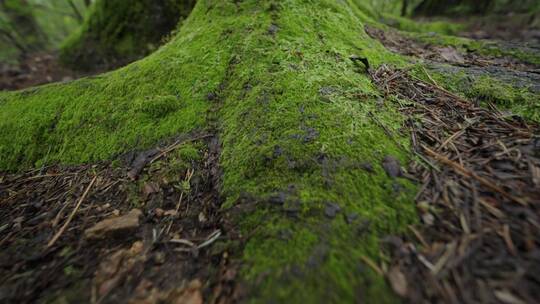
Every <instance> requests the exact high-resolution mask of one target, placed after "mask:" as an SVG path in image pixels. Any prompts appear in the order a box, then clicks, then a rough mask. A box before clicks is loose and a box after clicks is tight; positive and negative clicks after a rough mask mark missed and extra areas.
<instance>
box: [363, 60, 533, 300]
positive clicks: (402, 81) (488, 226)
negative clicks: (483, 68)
mask: <svg viewBox="0 0 540 304" xmlns="http://www.w3.org/2000/svg"><path fill="white" fill-rule="evenodd" d="M372 77H373V79H374V81H375V82H376V83H377V84H378V85H379V87H380V89H381V90H382V91H383V92H385V93H386V94H387V97H388V98H395V97H398V98H399V99H400V100H404V101H405V100H406V101H409V102H410V103H408V104H403V105H402V106H401V108H400V110H401V112H402V113H404V114H405V115H406V116H407V117H410V120H409V122H408V124H407V127H406V128H404V130H403V132H407V133H409V134H411V140H412V144H413V150H414V151H415V153H416V155H417V157H418V160H417V161H416V162H414V163H413V164H411V166H410V168H409V170H408V174H410V175H412V176H415V177H416V179H417V180H418V183H419V184H421V185H422V187H421V190H420V192H419V193H418V195H417V208H418V212H419V216H420V219H421V222H422V224H421V225H418V226H417V227H411V231H412V235H411V236H405V237H399V236H396V237H392V238H389V240H390V241H389V242H388V245H389V246H388V248H389V251H390V253H391V256H392V257H393V260H392V262H391V264H390V265H389V266H388V267H387V268H386V269H388V272H387V278H388V280H389V282H390V284H391V285H392V287H393V288H394V290H395V291H396V292H397V293H398V294H400V295H401V296H403V297H405V298H407V299H408V300H410V301H411V302H412V303H535V301H536V299H538V298H539V296H540V294H539V293H538V291H539V290H540V277H539V276H538V271H537V267H538V265H540V259H539V255H538V254H539V252H540V251H539V249H540V217H539V216H538V214H539V210H540V138H539V137H538V134H540V127H539V126H536V125H531V124H528V123H526V122H524V121H523V120H522V119H520V118H518V117H507V116H505V115H503V114H502V113H500V112H499V111H498V110H497V109H496V108H495V107H494V106H493V105H490V108H489V109H485V108H480V107H477V106H476V105H474V103H472V102H470V101H467V100H464V99H462V98H460V97H458V96H456V95H454V94H452V93H449V92H448V91H446V90H444V89H443V88H440V87H438V86H437V85H436V84H430V83H426V82H424V81H421V80H419V79H415V78H414V77H412V76H409V75H407V73H406V72H404V71H396V70H392V69H390V68H388V67H386V66H383V67H381V68H380V69H379V70H377V71H376V72H374V73H373V74H372ZM414 282H424V283H423V284H421V285H420V284H415V283H414ZM508 301H510V302H508Z"/></svg>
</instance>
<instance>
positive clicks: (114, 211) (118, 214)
mask: <svg viewBox="0 0 540 304" xmlns="http://www.w3.org/2000/svg"><path fill="white" fill-rule="evenodd" d="M112 215H113V216H120V210H118V209H114V210H113V211H112Z"/></svg>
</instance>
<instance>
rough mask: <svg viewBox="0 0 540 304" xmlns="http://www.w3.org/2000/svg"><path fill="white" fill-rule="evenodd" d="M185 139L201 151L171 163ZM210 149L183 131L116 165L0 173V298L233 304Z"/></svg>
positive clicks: (232, 271) (207, 141) (211, 143)
mask: <svg viewBox="0 0 540 304" xmlns="http://www.w3.org/2000/svg"><path fill="white" fill-rule="evenodd" d="M188 142H189V143H190V144H193V145H194V146H197V147H200V148H199V151H198V153H199V154H200V155H201V156H203V157H202V159H201V160H199V161H191V162H188V163H180V164H179V162H181V160H180V158H179V157H177V156H175V152H176V150H177V149H180V148H181V147H182V146H183V145H184V144H185V143H188ZM215 146H216V145H215V140H213V138H212V137H211V136H205V135H193V136H192V137H185V136H184V137H181V138H179V139H178V141H176V142H173V143H172V144H170V145H166V146H161V147H158V148H156V149H153V150H150V151H151V152H150V153H149V152H148V151H142V152H132V153H129V154H126V155H124V156H122V157H121V158H120V159H121V160H118V161H116V162H114V163H102V164H95V165H84V166H75V167H59V166H51V167H45V168H41V169H39V170H34V171H28V172H24V173H20V174H2V175H0V205H1V206H2V208H1V209H0V222H1V223H2V226H1V227H0V286H1V288H0V302H3V303H28V302H62V303H64V302H69V303H88V302H92V303H118V302H129V303H156V302H160V301H167V302H171V303H186V302H189V301H191V302H189V303H202V301H204V302H212V303H228V302H230V301H233V300H234V299H235V298H236V297H237V296H238V295H237V294H235V292H236V293H237V292H238V291H237V290H238V289H237V288H236V287H235V276H236V267H235V265H234V263H233V262H232V261H230V260H229V258H228V257H229V253H228V250H229V249H228V247H229V246H228V242H229V241H230V240H229V239H228V238H227V231H226V230H225V228H224V226H225V222H224V220H223V218H222V215H221V214H220V211H219V208H220V204H221V200H220V198H219V195H218V192H217V189H216V187H217V185H216V184H215V178H214V177H213V175H214V174H215V172H216V166H217V150H216V149H215V148H214V147H215ZM141 155H142V156H144V157H138V156H141ZM148 156H150V157H148ZM141 159H142V160H143V162H144V164H143V165H142V166H141V164H140V162H141ZM119 163H120V164H119ZM134 166H138V167H139V169H138V170H137V171H138V172H136V174H135V175H133V172H134V171H133V168H134ZM128 172H129V173H131V174H129V175H128ZM85 192H87V194H86V195H85ZM79 202H80V207H79V208H78V209H77V207H76V206H77V204H76V203H79ZM134 209H139V210H141V211H142V217H141V218H140V221H139V225H137V226H136V227H131V228H130V230H129V231H125V230H124V231H122V230H119V231H116V233H115V234H112V233H111V234H108V235H106V236H105V237H103V238H100V239H90V238H88V237H87V236H86V235H85V230H86V229H88V228H90V227H93V226H94V225H95V224H96V223H98V222H100V221H102V220H104V219H122V218H121V216H123V215H125V214H128V213H129V212H130V211H132V210H134ZM72 213H73V218H72V220H71V221H70V220H69V219H70V215H71V214H72ZM63 226H66V227H65V228H66V229H65V230H62V228H63ZM61 231H63V232H61ZM57 234H60V236H59V238H58V239H57V241H56V242H54V243H53V244H51V242H53V240H54V238H55V236H56V235H57ZM90 287H91V288H90Z"/></svg>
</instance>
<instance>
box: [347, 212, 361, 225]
mask: <svg viewBox="0 0 540 304" xmlns="http://www.w3.org/2000/svg"><path fill="white" fill-rule="evenodd" d="M358 218H359V216H358V213H354V212H353V213H349V214H347V215H346V216H345V221H346V222H347V224H349V225H350V224H352V223H354V221H356V220H357V219H358Z"/></svg>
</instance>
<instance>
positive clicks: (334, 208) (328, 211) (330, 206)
mask: <svg viewBox="0 0 540 304" xmlns="http://www.w3.org/2000/svg"><path fill="white" fill-rule="evenodd" d="M340 211H341V207H340V206H339V205H338V204H335V203H326V207H325V208H324V214H325V215H326V216H327V217H329V218H335V217H336V215H337V214H338V213H339V212H340Z"/></svg>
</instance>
